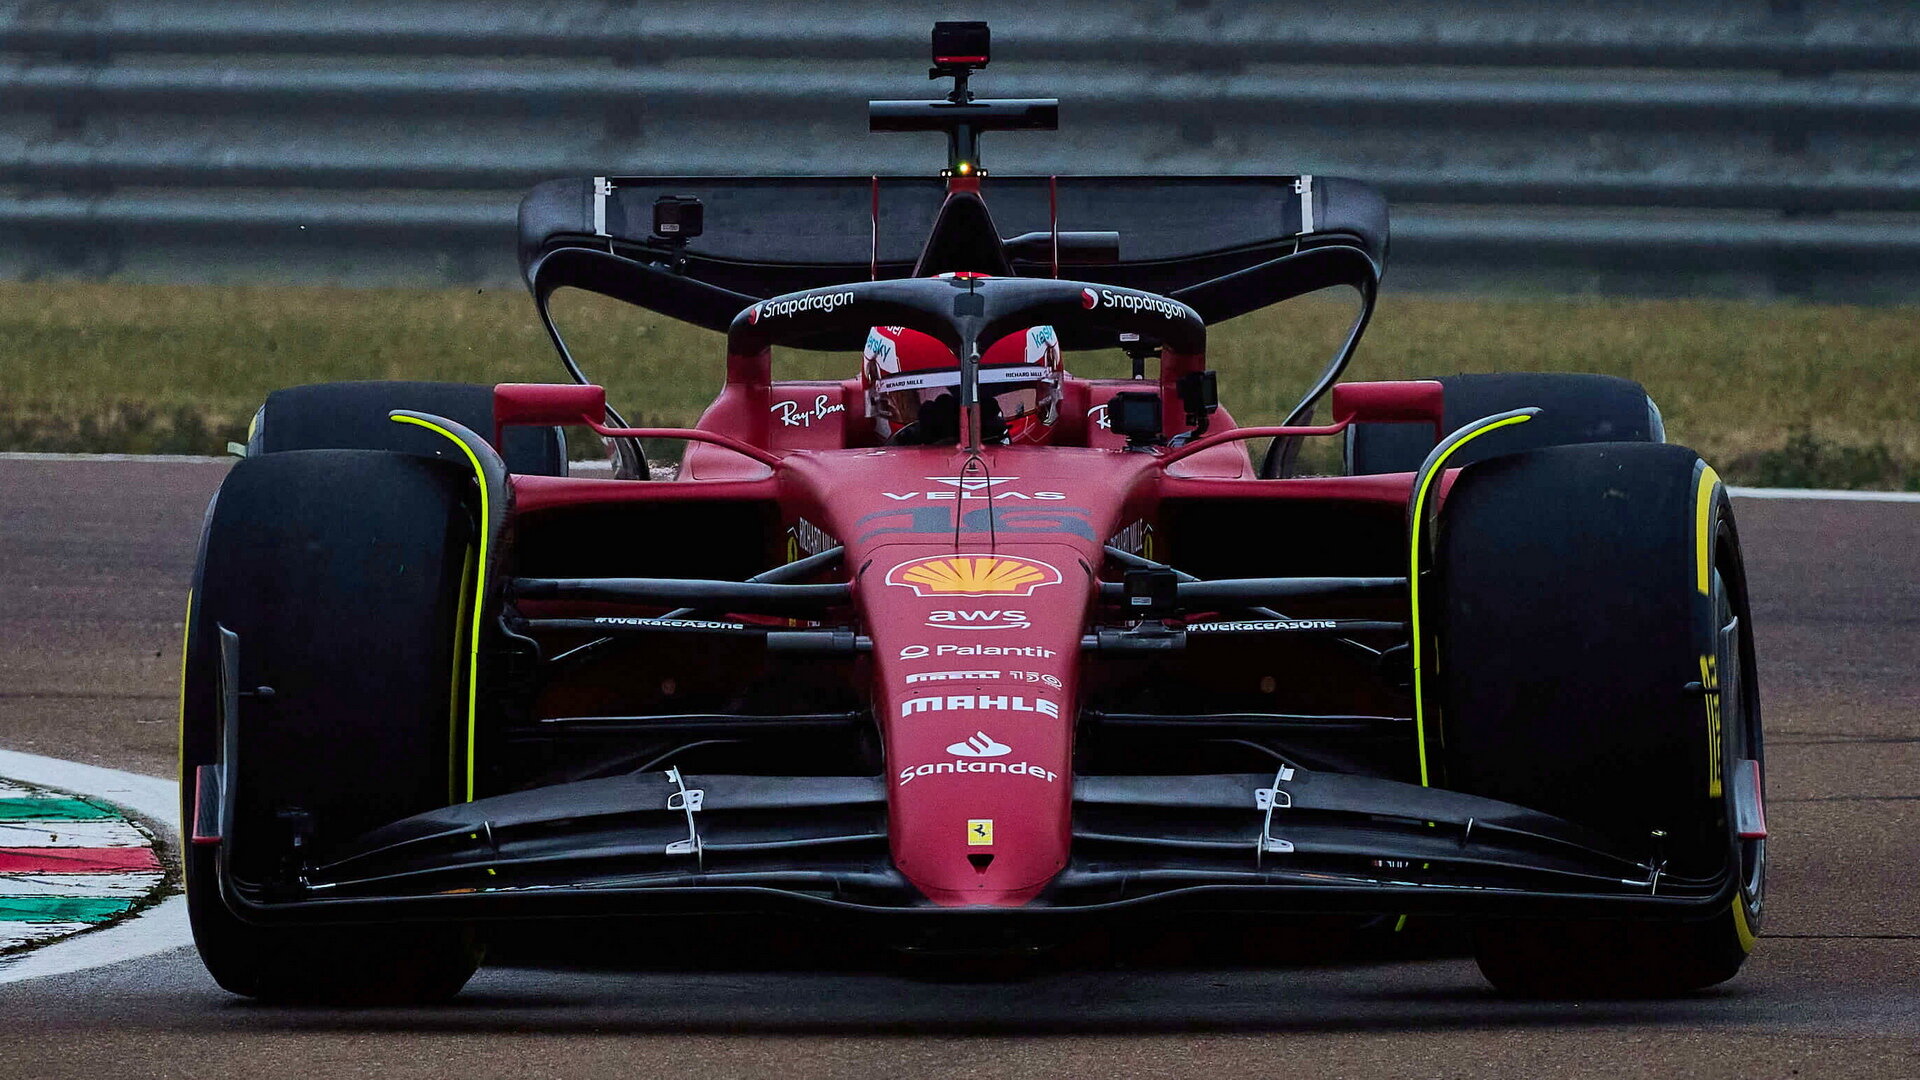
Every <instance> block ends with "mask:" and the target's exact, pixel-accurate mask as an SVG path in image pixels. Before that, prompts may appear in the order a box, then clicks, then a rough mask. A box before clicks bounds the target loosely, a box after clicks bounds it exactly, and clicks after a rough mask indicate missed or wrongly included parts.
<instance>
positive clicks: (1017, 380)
mask: <svg viewBox="0 0 1920 1080" xmlns="http://www.w3.org/2000/svg"><path fill="white" fill-rule="evenodd" d="M860 378H861V382H862V383H864V384H865V386H866V391H867V415H868V416H869V417H871V418H872V419H873V426H874V429H875V430H876V431H878V432H879V434H880V438H881V439H882V440H883V441H886V442H890V443H918V444H934V443H944V442H953V441H956V440H957V439H958V438H959V434H960V424H959V393H960V361H959V360H958V359H956V358H955V357H954V355H953V350H951V349H949V348H947V347H946V346H945V345H943V344H941V342H940V339H938V338H936V337H934V336H932V335H931V334H923V333H921V332H920V331H918V330H908V329H906V328H905V327H900V326H876V327H874V328H873V329H872V330H871V331H870V332H868V334H867V347H866V354H865V356H864V358H863V362H862V363H861V365H860ZM1060 384H1061V365H1060V336H1059V335H1058V334H1056V333H1054V332H1053V327H1051V326H1030V327H1028V328H1027V329H1025V330H1021V331H1019V332H1017V333H1012V334H1008V335H1007V336H1006V337H1003V338H1001V339H1000V340H999V341H996V342H994V343H993V344H992V345H990V346H988V347H987V349H986V350H985V351H984V352H982V353H981V354H980V431H981V437H982V438H984V439H985V440H986V441H988V442H993V443H1044V442H1046V441H1047V439H1048V437H1049V436H1050V435H1051V434H1052V433H1053V425H1054V423H1055V422H1056V421H1058V420H1059V418H1060V396H1061V391H1060Z"/></svg>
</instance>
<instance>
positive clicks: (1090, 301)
mask: <svg viewBox="0 0 1920 1080" xmlns="http://www.w3.org/2000/svg"><path fill="white" fill-rule="evenodd" d="M1099 304H1100V296H1099V294H1098V293H1096V292H1094V291H1093V290H1092V289H1081V290H1080V306H1081V307H1083V308H1086V309H1087V310H1088V311H1092V310H1093V309H1094V308H1095V307H1097V306H1099Z"/></svg>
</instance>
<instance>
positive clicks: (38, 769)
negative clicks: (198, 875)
mask: <svg viewBox="0 0 1920 1080" xmlns="http://www.w3.org/2000/svg"><path fill="white" fill-rule="evenodd" d="M0 776H7V777H11V778H13V779H15V780H18V781H21V782H23V783H27V784H44V785H46V786H47V787H50V788H56V789H58V790H61V791H70V792H72V793H73V794H75V795H83V796H86V797H87V798H89V799H98V800H101V801H103V802H109V803H114V804H116V805H118V806H121V807H124V808H126V809H128V810H131V811H133V812H134V813H135V814H138V815H139V816H141V817H143V818H146V819H147V820H148V821H152V822H155V823H157V824H159V825H160V826H162V827H163V828H166V829H169V830H170V831H171V833H172V839H173V841H174V842H175V843H176V844H177V843H178V842H179V839H178V838H179V834H180V829H179V818H180V788H179V785H177V784H175V783H174V782H173V781H171V780H159V779H156V778H154V777H151V776H141V775H139V774H137V773H130V772H121V771H120V770H118V769H103V768H100V767H99V766H97V765H82V764H80V763H79V762H75V761H62V760H60V759H59V758H50V757H41V756H40V755H39V754H22V753H19V752H17V751H14V750H0ZM192 941H193V936H192V933H191V932H190V931H189V930H188V928H187V899H186V897H184V896H178V895H175V896H170V897H168V898H167V899H165V900H163V901H161V902H160V903H158V904H156V905H154V906H153V907H150V908H148V909H146V910H145V911H142V912H141V913H139V914H138V915H135V916H134V917H132V918H130V919H124V920H122V921H120V922H117V923H113V924H111V925H108V926H105V927H102V928H100V929H98V930H95V931H93V932H91V933H84V934H82V933H76V934H74V935H73V936H71V937H68V938H66V939H65V940H62V941H56V942H54V943H53V944H51V945H46V946H44V947H42V948H39V949H36V950H34V951H33V952H30V953H27V954H25V955H23V956H20V957H18V958H15V959H10V960H5V961H0V984H4V983H11V982H20V981H21V980H23V979H37V978H40V977H42V976H46V975H65V974H68V973H69V972H74V971H85V970H86V969H88V968H96V967H102V966H105V965H107V964H116V963H119V962H121V961H123V960H135V959H138V958H140V957H142V956H151V955H152V954H154V953H158V952H166V951H168V950H170V949H177V948H181V947H182V946H185V945H189V944H192Z"/></svg>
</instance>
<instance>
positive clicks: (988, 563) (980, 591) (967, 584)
mask: <svg viewBox="0 0 1920 1080" xmlns="http://www.w3.org/2000/svg"><path fill="white" fill-rule="evenodd" d="M1060 580H1061V578H1060V571H1058V570H1056V569H1054V568H1053V567H1052V566H1050V565H1048V564H1046V563H1043V562H1040V561H1039V560H1037V559H1022V558H1019V557H1017V556H1012V555H936V556H933V557H931V558H925V559H914V560H912V561H911V562H903V563H901V564H900V565H899V566H896V567H894V568H893V569H892V570H891V571H889V572H888V573H887V584H889V585H898V586H900V587H901V588H905V589H912V590H913V594H914V595H915V596H1031V595H1033V590H1035V589H1038V588H1041V587H1043V586H1046V585H1058V584H1060Z"/></svg>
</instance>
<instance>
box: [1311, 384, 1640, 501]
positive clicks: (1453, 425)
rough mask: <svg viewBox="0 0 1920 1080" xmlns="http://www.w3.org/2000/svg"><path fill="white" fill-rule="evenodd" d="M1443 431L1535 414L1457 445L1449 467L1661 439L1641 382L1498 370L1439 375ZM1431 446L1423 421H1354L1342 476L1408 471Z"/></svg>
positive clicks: (1413, 467) (1415, 467)
mask: <svg viewBox="0 0 1920 1080" xmlns="http://www.w3.org/2000/svg"><path fill="white" fill-rule="evenodd" d="M1434 381H1435V382H1438V383H1440V385H1441V386H1442V387H1443V388H1444V390H1443V401H1444V403H1445V408H1446V413H1445V416H1444V418H1443V419H1442V420H1441V423H1440V427H1441V430H1442V432H1443V433H1445V432H1448V431H1455V430H1458V429H1459V428H1460V427H1461V425H1463V424H1469V423H1472V422H1473V421H1475V420H1478V419H1480V418H1481V417H1483V416H1492V415H1493V414H1495V413H1503V412H1508V411H1510V410H1513V409H1524V408H1527V407H1529V406H1538V407H1539V408H1540V410H1541V412H1540V415H1539V416H1536V417H1534V418H1533V420H1532V421H1530V422H1528V423H1525V424H1515V425H1512V426H1510V427H1506V428H1502V429H1501V430H1499V431H1493V432H1489V433H1487V435H1485V436H1484V437H1482V438H1478V439H1475V440H1473V441H1472V442H1470V443H1468V444H1466V445H1465V446H1462V447H1461V448H1460V449H1459V450H1458V451H1457V452H1456V453H1455V454H1454V455H1453V456H1452V457H1451V458H1449V459H1448V460H1447V464H1448V465H1449V466H1451V467H1454V468H1458V467H1460V466H1464V465H1470V464H1472V463H1474V462H1476V461H1485V460H1487V459H1489V458H1493V457H1498V456H1499V455H1501V454H1512V453H1518V452H1519V451H1522V450H1537V449H1539V448H1541V447H1546V446H1566V445H1570V444H1574V443H1593V442H1655V443H1657V442H1664V441H1665V440H1666V428H1665V426H1664V424H1663V423H1662V422H1661V419H1660V410H1659V409H1658V408H1657V407H1655V406H1654V404H1653V399H1652V398H1651V397H1648V396H1647V391H1646V389H1645V388H1644V387H1642V386H1641V385H1640V384H1639V383H1637V382H1634V381H1633V380H1631V379H1622V378H1618V377H1616V376H1613V375H1579V374H1567V373H1561V372H1544V373H1537V372H1499V373H1496V374H1491V375H1445V376H1441V377H1440V378H1438V379H1436V380H1434ZM1431 449H1433V433H1432V431H1431V430H1430V429H1429V428H1427V427H1425V426H1424V425H1421V424H1355V425H1354V426H1353V427H1351V428H1349V429H1348V433H1347V446H1346V458H1347V474H1348V475H1349V476H1368V475H1374V474H1378V473H1395V472H1413V471H1414V470H1416V469H1418V468H1419V467H1420V463H1421V462H1422V461H1423V460H1425V459H1426V456H1427V451H1429V450H1431Z"/></svg>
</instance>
